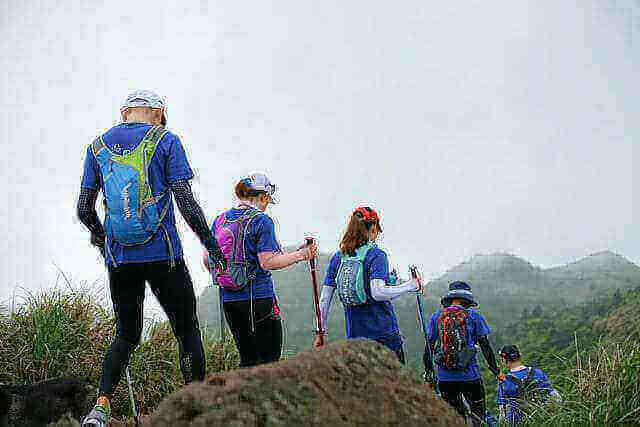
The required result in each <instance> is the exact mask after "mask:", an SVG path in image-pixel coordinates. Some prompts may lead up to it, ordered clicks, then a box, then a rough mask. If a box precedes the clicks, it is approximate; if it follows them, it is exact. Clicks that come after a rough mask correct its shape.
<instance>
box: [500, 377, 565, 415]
mask: <svg viewBox="0 0 640 427" xmlns="http://www.w3.org/2000/svg"><path fill="white" fill-rule="evenodd" d="M532 369H533V381H535V382H536V385H537V387H539V388H540V389H542V390H544V391H545V392H547V393H551V392H552V391H553V386H552V385H551V381H550V380H549V377H548V376H547V374H545V373H544V372H542V370H541V369H538V368H532ZM528 372H529V368H528V367H526V366H525V367H523V369H520V370H518V371H511V372H510V374H511V375H513V376H515V377H516V378H518V379H519V380H522V379H524V378H525V377H526V376H527V373H528ZM517 397H518V387H517V385H516V383H515V382H514V381H513V380H511V379H509V376H508V375H507V379H506V380H505V381H502V382H500V383H499V384H498V398H497V402H498V405H507V414H506V416H507V421H508V422H509V423H510V424H517V423H519V422H521V421H522V420H523V418H524V414H523V413H522V411H521V410H520V405H519V404H518V401H517Z"/></svg>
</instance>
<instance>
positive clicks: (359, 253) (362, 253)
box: [356, 243, 373, 262]
mask: <svg viewBox="0 0 640 427" xmlns="http://www.w3.org/2000/svg"><path fill="white" fill-rule="evenodd" d="M372 248H373V245H372V244H370V243H367V244H366V245H364V246H361V247H360V248H358V249H357V250H356V258H358V260H360V262H364V259H365V258H366V257H367V254H368V253H369V250H370V249H372Z"/></svg>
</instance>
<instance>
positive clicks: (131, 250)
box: [83, 123, 193, 266]
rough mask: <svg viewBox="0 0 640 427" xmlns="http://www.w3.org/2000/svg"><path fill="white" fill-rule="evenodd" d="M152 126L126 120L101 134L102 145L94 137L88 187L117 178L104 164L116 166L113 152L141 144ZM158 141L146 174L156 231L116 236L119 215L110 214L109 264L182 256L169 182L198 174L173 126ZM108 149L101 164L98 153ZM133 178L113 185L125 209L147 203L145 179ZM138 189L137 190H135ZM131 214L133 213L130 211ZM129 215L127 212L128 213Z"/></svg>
mask: <svg viewBox="0 0 640 427" xmlns="http://www.w3.org/2000/svg"><path fill="white" fill-rule="evenodd" d="M152 128H153V126H152V125H151V124H148V123H121V124H118V125H116V126H114V127H112V128H111V129H109V130H108V131H107V132H105V133H104V134H103V135H101V136H100V140H101V142H102V143H103V144H104V148H102V147H101V146H100V145H99V144H96V143H93V144H92V145H91V147H89V149H88V151H87V160H86V161H87V162H88V163H89V165H87V167H85V174H84V177H83V187H85V188H93V189H95V190H98V189H105V180H109V179H111V178H112V176H111V175H110V171H109V170H107V171H106V172H107V173H106V175H105V173H104V172H105V171H104V170H103V168H105V167H106V168H112V167H113V166H112V163H113V160H111V158H110V157H113V156H123V155H124V156H126V155H127V154H129V153H132V152H134V151H135V150H136V149H137V148H138V147H139V146H140V144H141V142H142V140H143V138H144V137H145V136H146V135H147V134H148V133H149V131H150V130H152ZM160 132H162V135H159V139H158V141H157V145H155V147H153V154H152V155H151V156H150V162H149V164H148V165H145V166H146V173H147V176H146V180H147V182H148V186H149V188H150V190H151V194H149V196H150V197H149V199H151V200H153V201H154V202H155V203H156V204H157V211H158V214H159V217H160V218H159V224H158V227H157V229H156V230H155V231H159V232H155V233H149V234H151V236H150V237H149V239H148V241H146V242H144V243H142V244H127V242H123V241H121V240H120V239H118V238H117V237H116V236H114V231H115V230H114V228H115V224H114V223H117V222H118V221H117V220H114V219H113V218H110V215H107V216H106V220H105V234H106V242H105V243H106V246H105V261H106V263H107V264H110V265H115V266H117V265H120V264H127V263H142V262H152V261H169V262H175V261H176V260H178V259H180V258H181V257H182V245H181V242H180V238H179V236H178V233H177V229H176V220H175V214H174V208H173V200H172V192H171V191H170V184H171V183H173V182H176V181H179V180H188V179H191V178H192V177H193V172H192V171H191V169H190V167H189V165H188V163H187V162H186V157H185V153H184V149H183V147H182V144H181V143H180V140H179V139H178V137H177V136H176V135H174V134H173V133H171V132H170V131H168V130H164V129H161V130H160ZM100 149H106V150H105V151H104V152H105V153H108V155H109V158H106V159H105V166H102V165H100V162H99V161H98V158H99V157H101V154H100V152H99V151H98V150H100ZM127 185H128V184H125V185H122V186H121V187H122V188H121V187H118V186H117V185H115V186H114V189H116V190H117V189H120V188H121V189H120V194H119V195H118V194H116V196H120V197H121V198H122V202H123V205H124V207H125V209H127V207H129V209H132V208H135V207H137V208H142V206H141V205H143V204H144V203H145V201H144V200H139V195H140V193H141V192H142V191H141V190H142V188H140V187H142V185H140V184H138V185H139V187H138V188H136V185H135V184H134V185H130V186H127ZM136 190H137V191H136ZM129 215H131V213H129ZM123 216H125V215H123Z"/></svg>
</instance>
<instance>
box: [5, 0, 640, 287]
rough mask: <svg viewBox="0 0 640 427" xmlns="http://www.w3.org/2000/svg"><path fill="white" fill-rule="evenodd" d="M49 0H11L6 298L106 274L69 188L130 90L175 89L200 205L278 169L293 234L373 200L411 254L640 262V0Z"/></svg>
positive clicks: (214, 207) (401, 248)
mask: <svg viewBox="0 0 640 427" xmlns="http://www.w3.org/2000/svg"><path fill="white" fill-rule="evenodd" d="M58 3H59V5H58V6H54V4H55V2H53V1H51V2H41V1H38V2H34V1H30V0H9V1H8V2H7V0H3V1H2V6H0V77H1V78H0V132H2V134H1V137H0V140H1V141H2V147H3V152H4V155H3V156H2V164H1V166H0V170H1V171H2V173H1V175H2V176H1V177H0V180H1V181H0V184H1V186H2V194H3V201H4V203H0V226H1V227H2V229H1V231H0V232H1V233H2V245H1V246H0V275H1V276H0V277H1V279H2V281H1V282H0V300H2V299H3V298H6V297H7V296H8V295H10V294H11V292H12V289H13V288H14V287H15V286H16V285H20V286H24V287H27V288H29V289H38V288H40V287H42V286H50V285H52V284H53V283H54V282H55V279H56V276H57V270H56V267H54V263H55V264H56V265H58V266H59V267H60V268H61V269H62V270H64V271H65V272H67V273H68V274H69V275H70V276H72V277H73V278H74V279H76V280H89V281H94V280H96V279H103V278H104V276H105V274H104V266H103V265H102V264H101V263H100V260H99V258H98V254H97V252H96V250H94V249H92V248H91V247H90V246H89V245H88V238H89V236H88V233H87V232H86V231H85V230H84V229H83V227H82V226H81V225H80V224H79V223H78V221H77V220H76V219H75V204H76V199H77V195H78V192H79V184H80V176H81V172H82V161H83V156H84V152H85V149H86V145H87V144H88V143H89V142H90V141H91V140H92V139H93V138H94V137H95V136H96V135H97V134H98V133H99V132H102V131H105V130H106V129H108V128H109V127H111V126H112V125H113V124H115V123H116V122H117V121H118V119H119V113H118V107H119V103H120V102H121V100H122V98H123V97H124V95H126V93H127V92H128V91H129V90H130V89H133V88H150V89H154V90H156V91H158V92H159V93H161V94H162V95H164V96H166V97H167V99H168V103H169V111H168V112H169V127H170V128H171V130H173V131H174V132H176V133H177V134H178V135H180V136H181V137H182V140H183V143H184V145H185V147H186V148H187V151H188V156H189V159H190V161H191V164H192V166H193V168H194V169H195V170H196V171H197V175H198V176H197V179H196V182H195V189H196V192H197V194H198V198H199V200H201V202H202V205H203V207H204V209H205V211H206V213H207V216H208V217H213V216H214V215H215V214H216V213H217V212H218V211H220V210H221V209H223V208H226V207H229V206H230V204H231V203H232V188H233V185H234V183H235V182H236V180H237V179H238V178H239V177H241V176H242V175H243V174H244V173H246V172H248V171H251V170H255V169H261V170H265V171H266V172H267V173H268V174H269V175H270V176H271V177H272V178H273V181H274V182H275V183H276V184H277V185H278V186H279V193H280V194H279V196H280V200H281V204H280V205H278V206H277V207H275V208H273V209H272V210H271V213H272V215H273V216H274V217H275V218H276V220H277V223H278V226H279V237H280V239H281V241H282V243H284V244H291V243H296V242H298V241H300V240H301V239H302V237H303V236H304V234H305V233H307V232H312V233H315V234H316V236H317V237H318V238H319V239H320V242H321V249H322V250H325V251H332V250H334V249H335V247H336V245H337V240H338V238H339V235H340V233H341V232H342V230H343V227H344V225H345V221H346V217H347V215H348V214H349V212H351V211H352V209H353V208H354V207H355V206H356V204H358V203H369V204H371V205H372V206H373V207H375V208H376V209H378V210H379V211H381V213H382V216H383V228H384V231H385V234H384V238H383V241H382V243H383V245H384V246H385V247H386V248H388V250H389V251H390V253H391V256H392V261H393V262H394V263H396V264H399V266H400V267H401V268H402V270H403V271H404V270H405V269H406V267H405V265H406V264H407V263H408V262H415V263H418V264H420V265H422V266H423V268H424V270H425V273H426V274H427V276H435V275H437V274H440V273H442V272H443V271H444V270H446V269H447V268H450V267H452V266H454V265H455V264H457V263H459V262H462V261H463V260H465V259H467V258H469V257H470V256H472V255H473V254H475V253H490V252H495V251H508V252H511V253H514V254H516V255H519V256H521V257H523V258H525V259H527V260H528V261H531V262H533V263H534V264H537V265H541V266H551V265H556V264H562V263H565V262H569V261H572V260H575V259H577V258H580V257H583V256H586V255H588V254H590V253H593V252H595V251H598V250H602V249H611V250H613V251H616V252H618V253H621V254H623V255H625V256H627V257H628V258H629V259H631V260H632V261H634V262H640V245H638V242H639V241H640V222H639V221H635V223H634V221H633V219H634V217H633V213H634V208H635V212H638V211H639V209H640V206H639V204H638V198H637V197H636V199H635V201H634V198H633V191H632V190H633V187H632V183H633V182H634V179H633V176H634V174H633V166H634V163H635V164H636V169H637V165H638V164H639V163H638V154H637V153H638V150H635V151H636V153H635V156H634V153H633V151H634V150H633V143H634V142H633V141H634V140H637V139H638V137H639V136H640V131H639V127H638V123H640V96H639V95H640V90H639V89H638V87H640V85H639V84H638V66H639V62H638V59H639V58H640V57H639V54H640V47H639V46H640V7H639V6H638V5H639V3H637V2H635V3H634V2H633V1H631V0H629V1H624V0H618V1H611V0H609V1H605V0H595V1H587V0H585V1H580V2H557V1H538V0H536V1H533V0H531V1H492V2H487V1H464V2H427V1H424V0H406V1H370V0H369V1H360V0H359V1H338V0H335V1H329V0H325V1H311V0H277V1H252V2H245V1H238V0H228V1H217V2H206V1H200V2H195V1H181V2H173V1H162V0H160V1H157V0H156V1H153V2H137V1H135V2H134V1H114V0H110V1H108V2H99V1H91V0H89V1H83V2H73V3H75V4H78V5H80V4H81V6H75V7H70V6H68V4H69V3H72V2H62V1H59V2H58ZM45 4H47V5H50V6H44V5H45ZM638 178H639V177H638V175H637V173H636V176H635V182H638ZM180 221H182V220H181V219H180ZM180 227H181V230H182V237H183V242H184V246H185V252H186V256H187V258H188V261H189V262H190V264H191V266H192V267H191V270H192V273H193V275H194V279H195V281H196V284H197V286H198V288H199V289H201V288H203V287H204V286H205V285H206V275H205V274H204V273H203V272H202V271H201V270H200V268H198V267H197V266H196V264H197V257H198V256H199V254H200V248H199V243H198V241H197V239H196V238H195V236H194V235H193V233H191V231H190V230H188V229H187V227H186V225H185V224H184V222H181V225H180Z"/></svg>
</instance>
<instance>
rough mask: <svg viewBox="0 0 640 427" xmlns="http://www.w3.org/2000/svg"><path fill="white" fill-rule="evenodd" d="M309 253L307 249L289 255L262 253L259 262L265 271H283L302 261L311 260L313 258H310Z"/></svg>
mask: <svg viewBox="0 0 640 427" xmlns="http://www.w3.org/2000/svg"><path fill="white" fill-rule="evenodd" d="M307 252H308V251H307V249H306V248H303V249H299V250H297V251H295V252H289V253H280V252H260V253H259V254H258V261H259V262H260V267H262V268H263V269H265V270H270V271H273V270H282V269H283V268H287V267H289V266H291V265H293V264H297V263H299V262H300V261H304V260H307V259H310V258H311V257H309V256H308V253H307Z"/></svg>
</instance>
